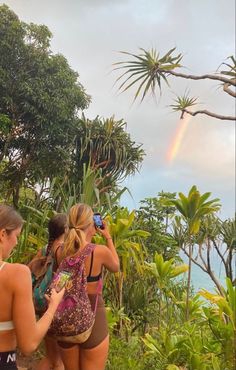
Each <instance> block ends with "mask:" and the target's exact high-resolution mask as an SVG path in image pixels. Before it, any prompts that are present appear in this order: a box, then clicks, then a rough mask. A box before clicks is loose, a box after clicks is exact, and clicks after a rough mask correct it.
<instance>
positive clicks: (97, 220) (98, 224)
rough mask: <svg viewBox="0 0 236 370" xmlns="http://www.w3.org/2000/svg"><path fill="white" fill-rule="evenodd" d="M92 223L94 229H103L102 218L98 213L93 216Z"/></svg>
mask: <svg viewBox="0 0 236 370" xmlns="http://www.w3.org/2000/svg"><path fill="white" fill-rule="evenodd" d="M93 221H94V225H95V227H97V228H98V229H102V230H103V229H104V225H103V221H102V216H101V214H100V213H98V212H97V213H94V215H93Z"/></svg>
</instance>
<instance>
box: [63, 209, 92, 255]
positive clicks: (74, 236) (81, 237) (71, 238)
mask: <svg viewBox="0 0 236 370" xmlns="http://www.w3.org/2000/svg"><path fill="white" fill-rule="evenodd" d="M92 222H93V211H92V209H91V207H90V206H88V205H87V204H83V203H78V204H75V205H74V206H73V207H71V209H70V211H69V225H68V226H69V230H68V233H67V235H66V239H65V243H64V248H63V257H64V258H65V257H68V256H72V255H75V254H76V253H78V251H79V250H80V248H81V247H82V246H83V245H84V244H85V243H86V239H85V232H84V231H85V230H86V229H87V228H88V227H89V226H90V225H91V223H92Z"/></svg>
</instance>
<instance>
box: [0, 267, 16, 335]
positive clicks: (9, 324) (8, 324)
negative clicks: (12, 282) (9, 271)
mask: <svg viewBox="0 0 236 370" xmlns="http://www.w3.org/2000/svg"><path fill="white" fill-rule="evenodd" d="M5 264H6V262H3V263H2V264H1V266H0V271H1V270H2V268H3V266H5ZM12 329H14V324H13V321H3V322H0V331H3V330H12Z"/></svg>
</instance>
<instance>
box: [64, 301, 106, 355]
mask: <svg viewBox="0 0 236 370" xmlns="http://www.w3.org/2000/svg"><path fill="white" fill-rule="evenodd" d="M89 299H90V302H91V305H92V308H94V306H95V301H96V294H89ZM107 335H108V325H107V318H106V310H105V305H104V301H103V298H102V296H101V295H100V294H99V295H98V305H97V312H96V317H95V323H94V325H93V330H92V333H91V335H90V337H89V338H88V339H87V340H86V342H84V343H80V344H74V343H65V342H58V344H59V346H60V347H62V348H71V347H74V346H75V345H79V346H80V348H83V349H91V348H94V347H97V346H98V345H99V344H100V343H101V342H102V341H103V340H104V339H105V338H106V336H107Z"/></svg>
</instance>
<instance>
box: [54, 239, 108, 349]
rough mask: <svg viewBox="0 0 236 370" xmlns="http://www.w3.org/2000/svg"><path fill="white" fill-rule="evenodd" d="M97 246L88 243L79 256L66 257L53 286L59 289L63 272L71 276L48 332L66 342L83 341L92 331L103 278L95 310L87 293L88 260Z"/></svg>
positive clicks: (99, 283)
mask: <svg viewBox="0 0 236 370" xmlns="http://www.w3.org/2000/svg"><path fill="white" fill-rule="evenodd" d="M94 248H95V244H91V243H90V244H87V245H86V246H85V247H84V248H83V249H82V251H81V252H80V253H79V254H78V255H77V256H72V257H67V258H65V259H64V260H63V261H62V262H61V264H60V266H59V268H58V269H57V271H56V275H55V277H54V279H53V282H52V284H51V286H50V287H51V288H56V285H57V281H58V277H59V276H60V275H62V274H64V276H69V278H67V281H66V284H65V294H64V297H63V299H62V301H61V303H60V304H59V306H58V308H57V311H56V313H55V315H54V318H53V321H52V324H51V326H50V329H49V332H48V334H49V335H52V336H53V337H55V338H56V339H57V340H60V341H62V342H70V343H83V342H85V341H86V340H87V339H88V338H89V336H90V334H91V331H92V328H93V324H94V321H95V314H96V309H97V301H98V293H99V290H101V284H102V280H101V279H100V280H99V282H98V288H97V297H96V303H95V309H94V311H93V310H92V307H91V304H90V300H89V297H88V293H87V276H86V273H85V264H84V261H85V259H86V258H87V257H88V256H89V255H90V254H91V253H92V251H93V250H94Z"/></svg>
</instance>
